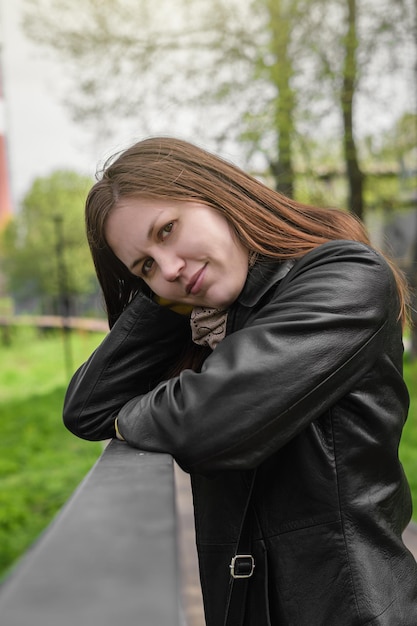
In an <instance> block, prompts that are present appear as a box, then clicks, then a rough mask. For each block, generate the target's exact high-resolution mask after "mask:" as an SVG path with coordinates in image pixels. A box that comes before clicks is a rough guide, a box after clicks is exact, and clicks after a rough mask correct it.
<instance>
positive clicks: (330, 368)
mask: <svg viewBox="0 0 417 626" xmlns="http://www.w3.org/2000/svg"><path fill="white" fill-rule="evenodd" d="M397 317H398V299H397V293H396V288H395V283H394V279H393V276H392V273H391V270H390V269H389V267H388V265H387V263H386V262H385V261H384V259H383V258H382V257H381V256H380V255H379V254H377V253H376V252H375V251H373V250H372V249H370V248H368V247H367V246H365V245H362V244H358V243H354V242H350V241H335V242H329V243H327V244H324V245H322V246H320V247H318V248H316V249H315V250H314V251H312V252H310V253H309V254H307V255H305V256H304V257H303V258H302V259H300V260H299V261H297V262H296V263H295V264H294V265H293V267H291V269H290V270H289V271H288V266H287V265H286V264H279V263H275V262H267V263H266V262H264V263H258V264H257V265H255V267H254V268H253V269H252V271H251V272H250V274H249V276H248V280H247V282H246V285H245V287H244V289H243V291H242V293H241V295H240V297H239V298H238V300H237V301H236V303H235V304H234V305H233V307H232V308H231V310H230V312H229V316H228V327H227V336H226V338H225V339H224V340H223V341H222V342H221V343H220V344H219V345H218V346H217V348H216V349H215V351H214V352H213V353H212V354H211V355H210V356H209V357H208V358H207V359H206V361H205V363H204V365H203V368H202V371H201V372H200V373H195V372H192V371H191V370H185V371H184V372H182V374H181V375H180V376H179V377H176V378H172V379H170V380H167V381H162V382H161V378H162V377H163V376H164V372H165V371H166V369H167V365H168V364H169V363H173V362H174V361H175V360H176V358H177V357H178V353H179V351H180V349H181V346H182V345H183V343H184V341H185V340H186V339H187V338H188V337H189V328H188V320H187V319H186V318H184V317H181V316H179V315H177V314H175V313H173V312H172V311H170V310H168V309H164V308H163V307H160V306H158V305H157V304H156V303H154V302H152V301H150V300H149V299H148V298H146V297H145V296H144V295H138V296H137V297H136V298H135V300H134V301H133V302H132V303H131V304H130V305H129V306H128V307H127V309H126V311H125V312H124V313H123V314H122V315H121V317H120V318H119V320H118V321H117V323H116V324H115V326H114V327H113V329H112V330H111V332H110V333H109V335H108V336H107V337H106V339H105V340H104V342H103V343H102V345H101V346H100V347H99V348H98V349H97V350H96V352H95V353H94V354H93V355H92V356H91V357H90V359H89V360H88V361H87V363H86V364H84V365H83V366H82V367H81V368H80V369H79V370H78V372H77V373H76V374H75V375H74V378H73V380H72V382H71V384H70V386H69V389H68V392H67V396H66V401H65V409H64V420H65V424H66V425H67V427H68V428H69V429H70V430H71V431H72V432H73V433H75V434H76V435H78V436H80V437H83V438H86V439H104V438H108V437H112V436H114V426H113V423H114V418H115V416H116V415H118V416H119V428H120V432H121V433H122V435H123V436H124V437H125V439H126V440H127V442H128V443H129V444H130V445H132V446H136V447H139V448H142V449H143V450H150V451H161V452H169V453H171V454H172V455H173V456H174V457H175V458H176V459H177V461H178V462H179V463H180V465H181V466H182V467H183V468H184V469H186V470H187V471H188V472H190V474H191V479H192V486H193V496H194V506H195V521H196V534H197V545H198V551H199V560H200V574H201V582H202V588H203V595H204V601H205V610H206V619H207V625H208V626H221V624H222V623H223V615H224V611H225V604H226V596H227V588H228V579H229V563H230V559H231V556H232V555H233V553H234V549H235V546H236V541H237V537H238V533H239V527H240V523H241V520H242V515H243V510H244V507H245V504H246V501H247V496H248V484H249V482H250V479H251V476H252V475H253V470H254V468H257V475H256V482H255V487H254V492H253V504H254V511H255V514H254V525H253V542H252V552H253V554H254V556H255V560H256V569H255V574H254V576H253V577H252V578H251V579H250V586H249V591H248V597H247V610H246V618H245V624H246V625H253V626H255V625H256V626H264V625H266V624H272V625H273V626H275V625H286V626H287V625H288V626H356V625H358V626H359V625H365V624H367V625H372V626H376V625H378V626H416V625H417V566H416V563H415V561H414V559H413V557H412V556H411V554H410V553H409V552H408V551H407V549H406V548H405V547H404V545H403V543H402V540H401V534H402V531H403V530H404V528H405V526H406V525H407V523H408V521H409V519H410V516H411V501H410V493H409V488H408V485H407V481H406V478H405V476H404V473H403V469H402V466H401V464H400V462H399V460H398V444H399V440H400V436H401V431H402V428H403V425H404V422H405V419H406V415H407V409H408V402H409V400H408V393H407V390H406V387H405V384H404V382H403V378H402V354H403V348H402V338H401V326H400V323H399V322H398V320H397Z"/></svg>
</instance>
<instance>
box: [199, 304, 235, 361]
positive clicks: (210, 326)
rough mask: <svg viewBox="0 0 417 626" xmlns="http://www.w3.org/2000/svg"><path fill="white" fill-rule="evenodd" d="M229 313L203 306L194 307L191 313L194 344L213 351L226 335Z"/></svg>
mask: <svg viewBox="0 0 417 626" xmlns="http://www.w3.org/2000/svg"><path fill="white" fill-rule="evenodd" d="M227 313H228V311H221V310H220V309H209V308H207V307H203V306H197V307H194V309H193V310H192V311H191V318H190V324H191V335H192V340H193V341H194V343H197V344H198V345H200V346H209V347H210V348H211V349H212V350H214V348H215V347H216V346H217V344H218V343H220V341H221V340H222V339H224V336H225V335H226V322H227Z"/></svg>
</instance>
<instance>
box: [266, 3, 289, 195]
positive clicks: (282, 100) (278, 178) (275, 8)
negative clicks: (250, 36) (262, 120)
mask: <svg viewBox="0 0 417 626" xmlns="http://www.w3.org/2000/svg"><path fill="white" fill-rule="evenodd" d="M291 5H292V3H291V2H288V1H287V0H268V2H267V8H268V12H269V23H270V32H271V52H272V54H273V58H274V63H273V64H272V65H271V66H270V78H271V81H272V83H273V84H274V85H275V87H276V90H277V96H276V100H275V129H276V131H277V135H278V139H277V142H278V146H277V147H278V159H277V160H276V161H274V162H270V168H271V172H272V175H273V176H274V178H275V187H276V189H277V190H278V191H281V192H282V193H285V194H286V195H288V196H292V195H293V193H294V167H293V162H292V151H293V147H292V139H293V131H294V110H295V95H294V91H293V89H292V88H291V78H292V75H293V67H292V60H291V57H290V55H289V45H290V40H291V15H290V11H291Z"/></svg>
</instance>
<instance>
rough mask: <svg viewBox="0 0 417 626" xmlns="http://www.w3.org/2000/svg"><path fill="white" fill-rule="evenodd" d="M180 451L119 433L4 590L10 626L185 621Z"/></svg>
mask: <svg viewBox="0 0 417 626" xmlns="http://www.w3.org/2000/svg"><path fill="white" fill-rule="evenodd" d="M177 536H178V535H177V526H176V513H175V491H174V471H173V460H172V457H171V456H169V455H166V454H151V453H144V452H141V451H138V450H135V449H133V448H130V447H128V446H127V445H125V444H124V443H121V442H119V441H116V440H113V441H111V442H110V444H109V445H108V446H107V448H106V449H105V451H104V452H103V454H102V456H101V457H100V459H99V460H98V461H97V463H96V464H95V466H94V467H93V468H92V470H91V471H90V473H89V474H88V475H87V476H86V478H85V479H84V481H83V482H82V483H81V485H80V486H79V488H78V489H77V491H76V492H75V494H74V495H73V497H72V498H71V499H70V500H69V501H68V502H67V504H66V505H65V506H64V508H63V509H62V510H61V512H60V513H59V514H58V516H57V517H56V518H55V520H54V521H53V522H52V524H51V525H50V526H49V527H48V529H47V530H46V531H45V532H44V533H43V535H42V536H41V537H40V539H39V540H38V541H37V543H36V544H35V545H34V547H33V548H32V549H31V550H30V551H29V552H28V553H27V554H26V555H25V556H24V557H23V558H22V560H21V561H20V562H19V563H18V565H17V566H16V568H15V569H14V571H13V572H12V574H11V575H10V576H9V578H8V579H7V580H6V582H5V583H4V584H3V586H2V588H1V589H0V623H1V625H2V626H26V625H27V626H29V625H30V626H74V625H75V626H133V625H134V626H137V625H139V626H179V625H180V624H182V623H183V621H182V616H181V608H180V589H179V585H180V581H179V570H180V568H179V562H178V547H177Z"/></svg>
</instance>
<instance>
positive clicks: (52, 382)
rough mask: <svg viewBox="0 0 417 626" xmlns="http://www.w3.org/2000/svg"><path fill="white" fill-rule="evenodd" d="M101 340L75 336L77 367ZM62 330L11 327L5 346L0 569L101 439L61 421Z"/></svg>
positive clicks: (30, 537) (64, 494) (34, 532)
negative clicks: (93, 439) (86, 435)
mask: <svg viewBox="0 0 417 626" xmlns="http://www.w3.org/2000/svg"><path fill="white" fill-rule="evenodd" d="M100 340H101V335H97V334H79V333H76V334H73V335H72V336H71V344H72V352H73V361H74V363H73V367H74V369H75V368H76V367H77V366H78V365H79V364H80V363H81V362H82V361H83V360H85V358H86V357H87V356H88V355H89V354H90V353H91V352H92V351H93V349H94V348H95V347H96V346H97V344H98V343H99V341H100ZM62 346H63V339H62V336H61V335H60V333H59V332H53V333H49V334H47V335H44V336H43V337H40V336H39V335H38V334H37V333H36V332H35V331H33V330H31V329H26V328H25V329H23V328H22V329H18V330H15V331H14V332H13V336H12V341H11V343H10V345H1V346H0V429H1V437H0V577H1V576H2V575H4V574H5V573H7V571H8V568H9V567H10V566H11V565H12V564H13V563H14V562H15V560H16V558H17V557H18V556H20V555H21V554H22V553H23V552H24V551H25V550H27V548H28V547H29V546H30V545H31V543H32V542H33V541H34V539H36V537H37V536H38V535H39V533H40V532H41V531H42V530H43V529H44V528H45V526H46V525H47V524H48V523H49V522H50V520H51V519H52V517H53V516H54V515H55V513H56V512H57V511H58V510H59V509H60V508H61V506H62V505H63V504H64V502H65V501H66V500H67V499H68V498H69V496H70V495H71V493H72V492H73V491H74V489H75V488H76V487H77V485H78V484H79V483H80V482H81V480H82V478H83V477H84V475H85V474H86V473H87V472H88V470H89V469H90V468H91V466H92V465H93V463H94V462H95V461H96V459H97V458H98V456H99V455H100V453H101V451H102V449H103V445H102V444H101V443H91V442H87V441H82V440H81V439H77V438H76V437H74V436H73V435H72V434H71V433H69V432H68V431H67V430H66V429H65V427H64V425H63V423H62V418H61V415H62V403H63V399H64V394H65V389H66V386H67V382H68V377H67V374H66V369H65V359H64V356H63V348H62Z"/></svg>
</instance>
